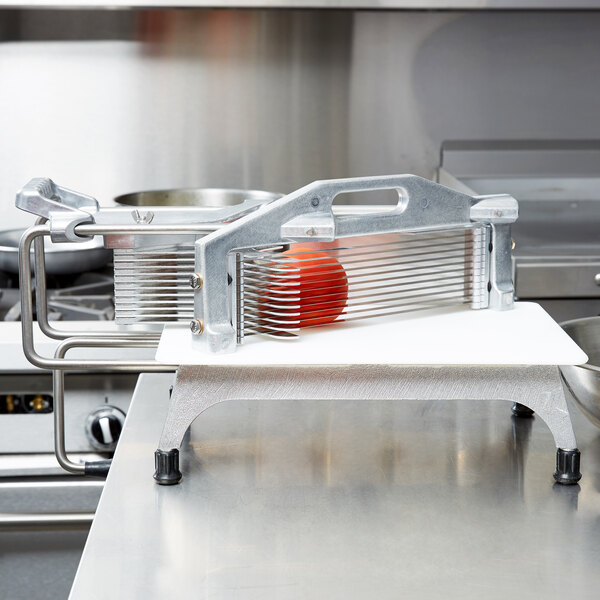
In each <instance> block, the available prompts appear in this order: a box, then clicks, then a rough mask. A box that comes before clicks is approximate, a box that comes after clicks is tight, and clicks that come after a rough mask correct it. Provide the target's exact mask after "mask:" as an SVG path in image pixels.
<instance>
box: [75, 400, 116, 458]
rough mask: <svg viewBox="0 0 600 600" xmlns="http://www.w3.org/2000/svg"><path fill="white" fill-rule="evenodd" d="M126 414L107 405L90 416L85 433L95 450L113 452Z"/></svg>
mask: <svg viewBox="0 0 600 600" xmlns="http://www.w3.org/2000/svg"><path fill="white" fill-rule="evenodd" d="M124 422H125V413H124V412H123V411H122V410H121V409H120V408H117V407H116V406H111V405H110V404H106V405H104V406H101V407H100V408H97V409H96V410H94V411H93V412H91V413H90V414H89V415H88V418H87V420H86V422H85V433H86V435H87V438H88V440H89V442H90V444H91V445H92V448H94V450H99V451H100V452H112V451H113V450H114V449H115V447H116V446H117V441H118V440H119V436H120V435H121V431H122V429H123V423H124Z"/></svg>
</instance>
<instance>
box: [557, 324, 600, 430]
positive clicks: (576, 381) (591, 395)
mask: <svg viewBox="0 0 600 600" xmlns="http://www.w3.org/2000/svg"><path fill="white" fill-rule="evenodd" d="M561 325H562V328H563V329H564V330H565V331H566V332H567V334H568V335H569V337H570V338H571V339H572V340H573V341H574V342H575V343H576V344H577V345H578V346H579V347H580V348H581V349H582V350H583V351H584V352H585V353H586V354H587V355H588V362H587V363H586V364H585V365H580V366H568V367H561V368H560V369H561V371H562V374H563V378H564V380H565V382H566V384H567V387H568V388H569V391H570V392H571V394H572V396H573V399H574V400H575V403H576V404H577V406H578V407H579V408H580V409H581V412H583V414H584V415H585V416H586V417H587V418H588V419H589V420H590V421H591V422H592V423H593V424H594V425H596V427H600V317H588V318H585V319H574V320H573V321H566V322H565V323H561Z"/></svg>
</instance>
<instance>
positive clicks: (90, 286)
mask: <svg viewBox="0 0 600 600" xmlns="http://www.w3.org/2000/svg"><path fill="white" fill-rule="evenodd" d="M47 285H48V318H49V320H51V321H112V320H113V319H114V316H115V308H114V292H113V288H114V284H113V277H112V274H111V272H110V270H106V271H93V272H90V273H84V274H82V275H77V276H65V275H62V276H54V277H48V282H47ZM20 320H21V302H20V297H19V282H18V278H17V277H16V276H15V275H12V274H11V273H4V272H1V271H0V321H20Z"/></svg>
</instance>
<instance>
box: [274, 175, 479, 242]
mask: <svg viewBox="0 0 600 600" xmlns="http://www.w3.org/2000/svg"><path fill="white" fill-rule="evenodd" d="M378 190H395V191H396V192H397V193H398V204H397V205H396V206H395V207H394V208H392V209H391V210H387V211H384V212H380V213H375V214H373V213H370V214H369V215H368V216H366V215H345V216H337V217H336V216H335V215H334V213H333V209H332V205H333V201H334V199H335V198H336V196H339V195H340V194H347V193H356V192H370V191H378ZM299 192H303V193H302V194H299V195H298V198H297V200H298V202H297V204H296V206H297V208H298V209H300V210H298V211H297V216H295V217H294V218H293V219H291V220H290V221H288V222H286V223H284V224H283V225H282V227H281V235H282V237H288V238H291V239H293V240H297V241H306V240H317V239H318V240H319V241H331V240H333V239H335V238H343V237H350V236H357V235H369V234H373V233H389V232H392V231H398V230H399V229H404V230H408V229H419V228H422V227H423V223H424V222H426V223H427V226H428V227H436V226H445V227H447V226H452V225H458V224H463V223H465V221H467V222H468V221H469V212H470V209H471V206H472V204H473V198H471V197H470V196H467V195H465V194H462V193H460V192H455V191H454V190H450V189H448V188H444V187H443V186H440V185H439V184H436V183H433V182H431V181H429V180H427V179H423V178H422V177H417V176H415V175H387V176H381V177H357V178H352V179H334V180H330V181H316V182H314V183H312V184H311V185H309V186H306V187H305V188H303V189H302V190H299ZM294 195H296V193H294V194H291V195H290V196H294ZM307 196H308V197H310V203H308V202H306V201H305V199H306V198H307ZM440 200H443V201H442V202H439V201H440ZM303 205H306V208H304V206H303ZM303 208H304V210H302V209H303Z"/></svg>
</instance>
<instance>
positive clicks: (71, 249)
mask: <svg viewBox="0 0 600 600" xmlns="http://www.w3.org/2000/svg"><path fill="white" fill-rule="evenodd" d="M24 231H25V230H24V229H10V230H8V231H1V232H0V271H7V272H9V273H18V272H19V240H20V239H21V236H22V235H23V232H24ZM44 252H45V254H46V272H47V273H48V274H49V275H70V274H73V273H84V272H86V271H92V270H94V269H99V268H101V267H104V266H106V265H107V264H108V262H109V261H110V258H111V252H110V250H107V249H106V248H105V247H104V244H103V242H102V240H101V239H99V238H96V239H89V240H86V241H84V242H82V243H79V244H55V243H53V242H51V241H50V242H49V243H48V244H46V245H45V246H44Z"/></svg>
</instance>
